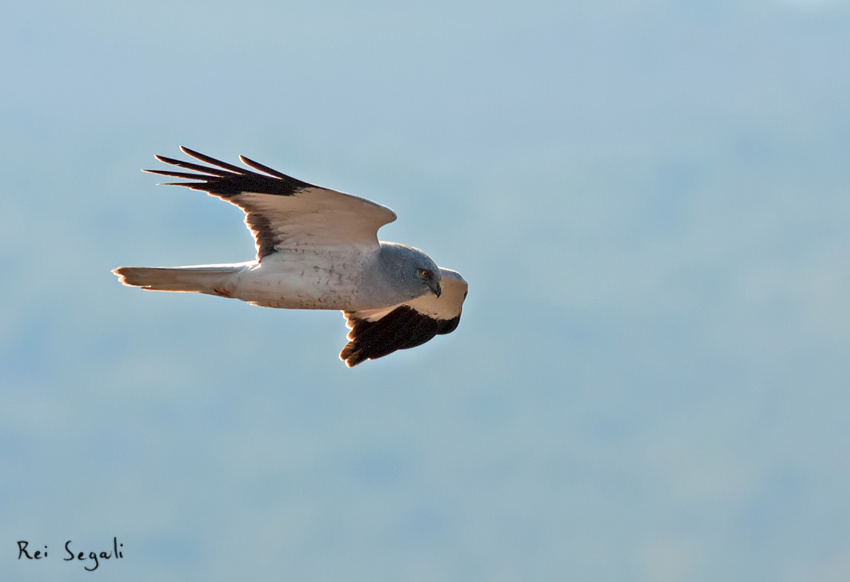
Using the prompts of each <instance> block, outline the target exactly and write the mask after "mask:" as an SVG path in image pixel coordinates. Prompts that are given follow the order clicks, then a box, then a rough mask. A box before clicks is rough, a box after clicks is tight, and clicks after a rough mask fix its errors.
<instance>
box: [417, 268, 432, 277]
mask: <svg viewBox="0 0 850 582" xmlns="http://www.w3.org/2000/svg"><path fill="white" fill-rule="evenodd" d="M428 275H430V273H429V272H428V270H427V269H419V276H420V277H422V278H423V279H427V278H428Z"/></svg>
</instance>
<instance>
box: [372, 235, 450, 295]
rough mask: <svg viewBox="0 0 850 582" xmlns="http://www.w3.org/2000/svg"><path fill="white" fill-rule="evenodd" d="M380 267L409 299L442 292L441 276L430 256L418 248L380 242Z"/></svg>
mask: <svg viewBox="0 0 850 582" xmlns="http://www.w3.org/2000/svg"><path fill="white" fill-rule="evenodd" d="M381 257H382V261H381V264H382V269H383V270H384V272H385V273H386V276H387V277H388V278H389V279H390V280H391V281H393V285H394V286H395V287H396V289H398V290H399V291H401V292H402V293H403V294H404V295H406V296H407V297H408V298H409V299H415V298H416V297H421V296H423V295H426V294H427V295H430V294H431V293H433V294H434V295H436V296H437V297H439V296H440V294H442V292H443V288H442V286H441V283H442V280H443V276H442V274H441V273H440V268H439V267H438V266H437V265H436V264H435V263H434V261H432V260H431V257H429V256H428V255H426V254H425V253H423V252H422V251H420V250H419V249H416V248H413V247H410V246H407V245H400V244H397V243H386V242H382V243H381Z"/></svg>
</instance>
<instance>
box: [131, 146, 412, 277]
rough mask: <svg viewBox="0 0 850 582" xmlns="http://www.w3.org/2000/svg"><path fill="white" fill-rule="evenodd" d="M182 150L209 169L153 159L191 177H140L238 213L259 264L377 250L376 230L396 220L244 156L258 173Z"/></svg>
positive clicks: (389, 213) (378, 207)
mask: <svg viewBox="0 0 850 582" xmlns="http://www.w3.org/2000/svg"><path fill="white" fill-rule="evenodd" d="M180 149H181V150H182V151H183V153H185V154H187V155H189V156H191V157H193V158H195V159H196V160H199V161H201V162H204V164H207V165H204V164H197V163H194V162H188V161H183V160H175V159H173V158H167V157H165V156H156V159H157V160H159V161H160V162H164V163H166V164H171V165H172V166H177V167H178V168H184V169H186V170H191V171H190V172H178V171H173V170H144V171H145V172H150V173H152V174H161V175H163V176H171V177H174V178H183V179H186V180H192V181H191V182H172V183H169V184H167V185H169V186H186V187H188V188H191V189H192V190H203V191H204V192H207V193H209V194H212V195H213V196H217V197H219V198H221V199H222V200H226V201H228V202H230V203H231V204H235V205H236V206H238V207H239V208H241V209H242V210H243V211H244V212H245V224H247V225H248V228H249V229H250V230H251V233H252V234H253V235H254V240H255V242H256V246H257V259H258V260H260V261H262V260H263V258H264V257H266V256H268V255H271V254H272V253H275V252H278V251H292V250H303V249H304V248H305V247H334V248H339V247H352V246H353V247H361V248H362V247H369V248H375V249H377V248H378V229H379V228H381V227H382V226H383V225H385V224H387V223H389V222H392V221H393V220H395V219H396V214H395V212H393V211H392V210H390V209H389V208H387V207H385V206H381V205H380V204H375V203H374V202H371V201H369V200H366V199H364V198H358V197H357V196H350V195H348V194H343V193H341V192H336V191H334V190H328V189H327V188H322V187H320V186H314V185H312V184H308V183H307V182H302V181H301V180H297V179H295V178H292V177H290V176H287V175H286V174H282V173H280V172H278V171H277V170H273V169H272V168H269V167H267V166H264V165H262V164H260V163H258V162H255V161H253V160H249V159H248V158H246V157H244V156H239V159H240V160H241V161H242V163H243V164H245V165H246V166H248V167H249V168H252V169H254V170H257V172H253V171H251V170H248V169H245V168H240V167H239V166H234V165H232V164H228V163H226V162H222V161H220V160H216V159H215V158H211V157H209V156H206V155H204V154H201V153H198V152H196V151H193V150H190V149H189V148H186V147H183V146H181V147H180ZM258 172H262V173H258Z"/></svg>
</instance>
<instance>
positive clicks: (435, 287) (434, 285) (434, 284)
mask: <svg viewBox="0 0 850 582" xmlns="http://www.w3.org/2000/svg"><path fill="white" fill-rule="evenodd" d="M428 287H430V289H431V291H433V292H434V295H436V296H437V297H438V298H439V297H440V295H442V294H443V288H442V287H440V282H439V281H431V282H429V283H428Z"/></svg>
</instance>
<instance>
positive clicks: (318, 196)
mask: <svg viewBox="0 0 850 582" xmlns="http://www.w3.org/2000/svg"><path fill="white" fill-rule="evenodd" d="M180 150H181V151H182V152H183V153H184V154H185V155H187V156H189V157H190V158H194V159H195V160H197V162H200V163H197V162H193V161H187V160H180V159H174V158H170V157H166V156H161V155H156V156H154V157H155V158H156V159H157V160H158V161H160V162H162V163H164V164H168V165H170V166H174V167H176V168H180V169H182V170H188V171H178V170H174V169H171V168H169V169H158V170H143V171H144V172H149V173H152V174H158V175H162V176H168V177H171V178H178V179H180V180H184V181H179V182H168V183H165V184H163V185H168V186H184V187H187V188H190V189H192V190H200V191H203V192H206V193H208V194H211V195H212V196H215V197H217V198H221V199H222V200H225V201H227V202H229V203H231V204H233V205H235V206H238V207H239V208H240V209H241V210H242V211H243V212H244V213H245V224H246V225H247V227H248V229H249V230H250V231H251V234H252V235H253V237H254V243H255V246H256V258H255V259H254V260H251V261H246V262H242V263H230V264H213V265H192V266H184V267H118V268H116V269H114V270H113V271H112V272H113V273H114V274H115V275H117V276H118V278H119V280H120V282H121V283H123V284H124V285H127V286H132V287H141V288H142V289H147V290H151V291H175V292H195V293H205V294H208V295H215V296H219V297H227V298H234V299H239V300H242V301H245V302H248V303H250V304H252V305H258V306H261V307H276V308H284V309H329V310H340V311H342V312H343V316H344V317H345V320H346V325H347V327H348V330H349V331H348V336H347V340H348V343H347V344H346V345H345V346H344V347H343V348H342V351H341V352H340V354H339V357H340V359H341V360H342V361H343V362H345V364H346V366H348V367H349V368H350V367H353V366H356V365H357V364H360V363H361V362H364V361H366V360H375V359H378V358H382V357H384V356H387V355H389V354H391V353H393V352H395V351H396V350H400V349H408V348H413V347H416V346H419V345H422V344H424V343H425V342H427V341H430V340H431V339H432V338H434V337H435V336H437V335H443V334H448V333H451V332H453V331H454V330H455V329H457V327H458V324H459V323H460V316H461V311H462V308H463V303H464V300H465V299H466V296H467V292H468V285H467V282H466V280H464V278H463V277H462V276H461V275H460V274H459V273H458V272H457V271H453V270H451V269H446V268H442V267H438V266H437V265H436V263H434V261H433V260H432V259H431V258H430V257H429V256H428V255H426V254H425V253H424V252H422V251H421V250H419V249H417V248H414V247H412V246H409V245H405V244H400V243H394V242H385V241H379V240H378V229H380V228H381V227H382V226H383V225H385V224H388V223H390V222H393V221H394V220H396V218H397V216H396V213H395V212H393V211H392V210H390V209H389V208H387V207H385V206H382V205H380V204H377V203H375V202H372V201H370V200H366V199H365V198H359V197H357V196H352V195H350V194H344V193H342V192H338V191H335V190H331V189H328V188H323V187H321V186H315V185H313V184H309V183H307V182H303V181H301V180H298V179H296V178H293V177H291V176H288V175H286V174H283V173H281V172H279V171H277V170H274V169H272V168H270V167H268V166H265V165H263V164H260V163H258V162H255V161H253V160H251V159H249V158H246V157H245V156H239V159H240V161H241V162H242V163H243V164H244V165H245V166H246V167H245V168H242V167H240V166H236V165H233V164H229V163H227V162H223V161H220V160H217V159H215V158H212V157H210V156H207V155H205V154H202V153H199V152H197V151H194V150H191V149H189V148H187V147H184V146H180ZM185 180H188V181H185Z"/></svg>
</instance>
